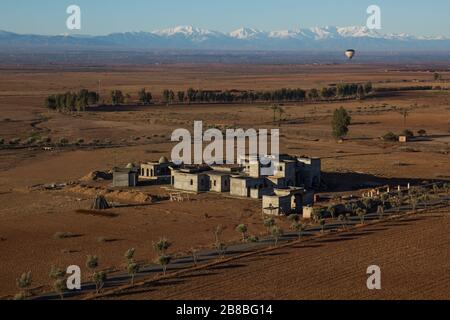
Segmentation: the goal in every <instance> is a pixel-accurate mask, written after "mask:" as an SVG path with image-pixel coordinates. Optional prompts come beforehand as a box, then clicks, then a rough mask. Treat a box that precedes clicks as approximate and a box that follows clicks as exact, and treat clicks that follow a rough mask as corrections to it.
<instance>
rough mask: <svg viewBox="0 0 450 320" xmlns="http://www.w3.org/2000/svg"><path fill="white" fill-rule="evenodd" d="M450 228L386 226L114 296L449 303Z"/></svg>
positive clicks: (415, 222) (440, 217) (442, 221)
mask: <svg viewBox="0 0 450 320" xmlns="http://www.w3.org/2000/svg"><path fill="white" fill-rule="evenodd" d="M449 228H450V215H449V212H445V213H435V214H432V215H426V216H416V217H409V218H406V219H403V220H398V221H387V222H384V223H381V224H376V225H373V226H370V227H367V228H364V229H360V230H357V231H355V232H352V233H346V234H340V235H333V236H331V237H327V238H324V239H318V240H314V241H313V242H308V243H306V244H304V245H299V244H296V245H293V246H292V247H289V248H282V249H280V250H276V251H274V252H271V253H265V254H262V255H258V256H253V257H248V258H243V259H241V260H237V261H233V262H231V263H229V264H224V265H220V266H219V267H215V268H211V269H208V270H204V271H200V272H196V273H191V274H186V275H185V276H183V277H181V278H177V279H172V280H167V281H162V282H160V283H159V284H158V286H157V287H155V286H152V287H148V288H145V289H143V288H137V289H136V292H135V293H133V292H127V293H126V294H123V295H120V296H116V297H114V298H120V299H173V300H175V299H181V300H185V299H186V300H188V299H199V298H200V299H205V300H214V299H231V300H234V299H263V300H285V299H294V300H298V299H300V300H309V299H325V300H335V299H362V300H365V299H412V300H415V299H449V298H450V295H449V292H450V290H449V289H450V277H449V271H450V264H449V251H450V235H449V233H448V230H449ZM371 265H378V266H380V268H381V272H382V275H381V276H382V290H380V291H377V290H374V291H371V290H368V289H367V286H366V281H367V278H368V276H367V275H366V270H367V268H368V267H369V266H371Z"/></svg>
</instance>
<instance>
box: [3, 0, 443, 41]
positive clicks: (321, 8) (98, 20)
mask: <svg viewBox="0 0 450 320" xmlns="http://www.w3.org/2000/svg"><path fill="white" fill-rule="evenodd" d="M71 4H76V5H79V6H80V7H81V10H82V30H81V32H78V31H77V32H76V33H82V34H92V35H96V34H108V33H113V32H124V31H152V30H155V29H161V28H167V27H173V26H177V25H193V26H197V27H201V28H207V29H213V30H218V31H226V32H228V31H232V30H235V29H237V28H239V27H242V26H245V27H252V28H258V29H263V30H282V29H296V28H304V27H312V26H325V25H333V26H349V25H365V21H366V18H367V15H366V9H367V7H368V6H369V5H371V4H376V5H379V6H380V7H381V9H382V24H383V29H382V32H385V33H390V32H396V33H400V32H406V33H410V34H414V35H445V36H450V19H449V15H450V1H449V0H430V1H417V0H409V1H407V0H368V1H367V0H126V1H121V0H71V1H66V0H0V30H7V31H13V32H17V33H35V34H62V33H69V31H68V30H67V29H66V24H65V21H66V19H67V16H68V15H67V14H66V8H67V7H68V6H69V5H71Z"/></svg>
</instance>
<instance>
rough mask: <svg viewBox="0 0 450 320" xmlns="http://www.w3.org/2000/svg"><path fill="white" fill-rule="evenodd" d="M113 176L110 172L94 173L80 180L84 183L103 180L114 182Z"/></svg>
mask: <svg viewBox="0 0 450 320" xmlns="http://www.w3.org/2000/svg"><path fill="white" fill-rule="evenodd" d="M112 178H113V175H112V173H110V172H104V171H93V172H90V173H89V174H87V175H86V176H84V177H83V178H81V179H80V181H82V182H93V181H102V180H112Z"/></svg>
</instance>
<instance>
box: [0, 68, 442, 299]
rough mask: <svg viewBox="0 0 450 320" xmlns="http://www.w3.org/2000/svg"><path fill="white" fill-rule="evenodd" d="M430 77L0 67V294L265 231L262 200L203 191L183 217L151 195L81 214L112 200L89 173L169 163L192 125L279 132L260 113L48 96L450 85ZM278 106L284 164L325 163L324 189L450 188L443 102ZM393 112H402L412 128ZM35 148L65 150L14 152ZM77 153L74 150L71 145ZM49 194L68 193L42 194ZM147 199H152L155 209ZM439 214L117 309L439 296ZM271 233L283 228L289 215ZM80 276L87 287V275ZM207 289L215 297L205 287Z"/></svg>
mask: <svg viewBox="0 0 450 320" xmlns="http://www.w3.org/2000/svg"><path fill="white" fill-rule="evenodd" d="M434 70H435V67H434V66H401V65H392V66H390V65H372V66H367V65H358V64H354V65H353V64H349V65H330V66H325V65H317V66H313V65H308V66H305V65H291V66H281V65H279V66H276V65H274V66H267V65H251V66H244V65H167V66H166V65H160V66H123V67H119V66H116V67H95V68H94V67H77V68H74V67H70V68H69V67H67V68H64V67H59V68H56V67H54V68H50V67H48V68H47V67H46V68H44V67H42V68H31V67H30V68H28V69H13V68H11V67H4V68H2V70H1V73H0V110H1V112H2V113H1V115H0V123H1V126H0V139H4V140H3V141H4V145H3V146H2V148H1V149H0V201H1V203H2V206H1V208H0V253H1V257H2V259H1V261H0V296H4V297H11V296H12V295H14V294H15V293H17V292H16V291H17V288H16V278H17V277H19V276H20V275H21V274H22V273H23V272H27V271H29V270H30V271H32V273H33V287H34V288H35V289H36V291H37V292H43V291H49V290H51V288H50V283H51V281H50V279H49V276H48V274H49V271H50V269H51V267H52V266H53V265H55V266H60V267H65V266H68V265H73V264H76V265H80V266H82V268H84V265H85V261H86V256H87V255H98V257H99V259H100V268H101V269H105V270H108V271H120V270H121V271H122V272H123V271H124V270H125V269H124V268H125V265H124V264H125V260H124V258H123V255H124V252H125V251H126V250H127V249H130V248H135V249H136V259H137V260H138V261H139V262H141V263H143V264H148V263H151V262H152V261H154V260H155V258H156V257H155V254H154V252H153V249H152V243H153V242H154V241H157V240H158V239H160V238H161V237H167V238H168V239H170V241H171V242H172V243H173V246H172V247H171V249H170V253H171V254H174V255H177V254H180V255H181V254H184V253H186V252H188V251H189V250H190V249H192V248H198V249H200V248H210V247H211V246H212V244H213V241H214V235H213V230H214V228H215V227H217V226H218V225H221V226H223V227H224V228H225V231H224V234H223V238H224V239H225V240H226V241H227V242H237V241H239V240H240V235H239V234H238V233H237V232H236V231H235V228H236V226H237V225H238V224H241V223H244V224H246V225H247V226H248V228H249V233H250V234H252V235H261V234H264V233H265V227H264V225H263V224H262V222H261V203H260V201H253V200H242V199H236V198H230V197H224V196H222V195H216V194H197V195H191V196H190V198H189V200H188V201H185V202H184V203H182V205H180V204H179V203H173V202H170V201H169V200H167V196H168V194H169V192H170V191H168V190H167V189H166V188H164V187H159V186H144V187H137V188H131V189H129V190H118V191H117V190H116V191H117V192H116V193H112V194H111V195H110V198H108V201H111V202H114V203H115V204H117V205H116V207H115V208H113V209H110V210H108V212H109V213H110V214H109V215H107V216H93V215H86V214H83V211H80V210H86V209H89V208H90V206H91V204H92V202H93V200H94V198H95V196H96V195H97V194H98V193H99V192H100V190H105V189H109V188H111V187H110V184H111V182H110V181H99V180H95V179H93V177H94V176H95V175H94V174H93V173H94V172H96V171H102V172H107V171H109V170H111V169H112V168H113V167H117V166H120V167H124V166H125V165H127V164H128V163H142V162H146V161H155V160H156V161H157V160H158V159H159V158H160V157H161V156H170V151H171V149H172V147H173V143H171V142H170V135H171V133H172V132H173V130H175V129H177V128H185V129H189V130H191V129H192V128H193V124H194V121H196V120H202V121H203V122H204V125H205V126H217V127H226V126H237V127H242V128H278V125H279V124H278V122H275V123H274V121H273V110H271V109H270V104H263V103H257V102H255V103H253V104H229V105H227V104H220V105H212V104H195V105H194V104H193V105H172V106H166V105H161V104H157V105H154V106H152V105H150V106H134V105H133V104H130V106H127V107H123V108H112V109H111V110H104V109H102V110H95V109H92V110H89V111H87V112H81V113H76V112H75V113H58V112H54V111H49V110H48V109H46V108H45V107H44V99H45V97H46V96H48V95H50V94H55V93H64V92H66V91H78V90H79V89H81V88H87V89H90V90H98V89H100V90H99V91H100V95H101V99H102V97H104V98H105V99H106V98H107V96H108V95H109V92H110V91H111V90H114V89H120V90H122V91H123V92H124V93H128V94H130V99H131V100H136V99H137V93H138V91H139V90H140V89H141V88H146V89H147V90H149V91H151V92H152V94H153V96H154V98H155V99H159V98H160V96H161V92H162V91H163V90H164V89H166V88H167V89H173V90H187V89H188V88H189V87H193V88H201V89H204V90H225V89H227V90H232V89H239V90H243V89H246V90H273V89H279V88H283V87H288V88H298V87H300V88H303V89H310V88H320V87H325V86H328V85H331V84H336V83H340V82H361V83H363V82H368V81H371V82H372V83H373V85H374V87H375V88H377V87H383V88H386V87H403V86H405V87H406V86H414V85H432V86H439V87H441V88H446V87H448V86H449V82H448V79H450V72H449V71H446V70H440V71H439V72H440V73H441V74H442V78H443V80H441V81H440V82H439V83H437V82H434V80H433V71H434ZM446 79H447V80H446ZM340 106H343V107H345V108H346V109H347V110H349V112H350V113H351V116H352V118H353V121H352V125H351V126H350V133H349V135H348V137H347V138H346V140H345V141H343V142H342V143H337V142H336V141H335V140H334V139H333V138H332V135H331V118H332V115H333V111H334V110H335V109H336V108H339V107H340ZM282 107H283V109H284V115H283V117H284V118H283V121H282V122H281V127H280V130H281V152H283V153H289V154H293V155H298V156H302V155H306V156H312V157H320V158H322V170H323V171H324V179H325V182H326V183H327V184H328V185H329V186H330V190H331V189H332V190H333V191H338V192H346V193H352V192H354V193H355V195H359V191H357V190H358V189H363V188H364V186H367V185H371V184H373V183H378V184H383V185H386V184H390V185H392V186H396V185H398V184H402V185H405V184H406V183H408V182H410V183H413V184H414V183H417V182H422V181H432V180H449V179H450V155H449V154H450V91H447V90H428V91H414V90H408V91H398V92H395V93H393V94H389V95H379V96H373V97H369V98H367V99H364V100H351V101H338V102H337V101H335V102H329V103H326V102H317V103H285V104H284V105H283V106H282ZM401 108H408V110H409V113H408V116H407V117H406V118H404V116H403V115H402V114H401V113H400V112H399V110H400V109H401ZM405 129H409V130H412V131H413V132H414V133H417V132H418V131H419V130H424V131H426V137H425V138H424V139H418V140H417V141H411V142H409V143H407V144H400V143H397V142H387V141H383V140H381V139H380V137H381V136H383V135H384V134H386V133H387V132H390V131H392V132H394V133H396V134H399V133H400V132H402V131H403V130H405ZM36 136H40V137H48V138H50V139H51V140H52V141H54V142H57V141H61V139H63V138H64V139H67V141H68V142H69V143H68V144H66V145H64V146H55V147H54V148H51V149H47V150H43V149H42V148H40V147H35V146H33V147H30V146H29V145H26V144H24V143H19V144H18V145H13V146H11V145H8V142H9V141H11V140H14V139H20V141H21V142H25V141H26V140H27V139H28V138H30V137H36ZM77 141H83V142H84V143H78V145H77V144H75V142H77ZM80 182H82V185H81V184H80ZM52 185H53V186H58V185H62V186H63V187H61V188H58V187H52V188H47V187H46V186H52ZM146 196H152V197H159V198H160V199H161V200H160V201H157V202H154V203H150V204H149V203H146V202H145V198H146ZM143 199H144V201H143ZM448 216H449V214H448V212H447V213H446V212H442V213H439V214H435V215H432V216H431V215H430V216H426V217H421V218H418V219H410V220H405V221H402V222H399V223H392V224H389V223H386V224H383V225H380V226H377V227H374V228H373V229H371V228H368V229H367V230H363V231H362V234H361V235H351V236H350V237H349V238H348V239H346V240H345V241H344V240H342V239H337V240H336V241H328V242H325V243H318V244H317V246H313V247H310V248H308V247H305V248H302V249H297V248H288V249H282V250H280V252H277V253H276V255H273V256H267V257H257V258H255V259H256V260H255V263H251V261H250V260H245V261H243V262H242V265H241V262H239V265H238V266H230V267H229V268H225V269H218V270H213V271H212V270H208V271H205V274H204V275H205V277H202V276H201V275H202V274H199V275H198V276H199V277H197V275H194V276H195V279H196V280H195V281H194V280H192V279H183V280H182V281H181V282H180V283H179V284H173V285H171V284H166V285H164V286H163V287H162V288H160V289H158V291H157V292H156V291H154V290H152V289H149V291H148V292H144V293H142V294H138V295H135V294H133V295H131V294H130V296H123V297H121V298H173V299H175V298H214V296H217V295H220V297H221V298H233V299H234V298H255V299H258V298H261V299H262V298H263V299H269V298H273V297H277V298H280V297H281V298H296V299H297V298H311V299H312V298H331V299H332V298H335V297H336V293H339V294H340V296H339V297H340V298H413V299H414V298H421V297H425V298H448V294H447V296H445V294H446V293H447V292H448V288H449V282H448V271H449V270H448V250H449V249H448V248H449V239H448V232H447V231H448V230H449V225H448ZM278 220H279V221H278V222H279V224H280V225H281V226H283V228H286V229H287V228H289V222H288V221H287V220H286V219H285V218H279V219H278ZM56 234H66V235H70V236H68V237H55V235H56ZM419 240H420V241H419ZM377 259H379V260H377ZM281 261H285V262H286V263H280V262H281ZM372 263H374V264H377V263H379V264H380V265H386V266H388V268H389V269H390V271H386V279H385V282H384V283H385V290H383V291H381V293H380V295H379V296H374V297H372V296H370V295H369V293H368V292H366V291H367V288H366V291H364V288H365V280H364V279H366V275H365V270H363V268H367V266H368V265H369V264H372ZM322 268H323V270H324V272H321V277H318V276H317V273H318V271H320V270H322ZM355 270H356V272H353V271H355ZM255 273H257V274H258V275H257V276H255ZM83 275H84V276H83V278H84V279H85V280H86V279H87V272H85V273H83ZM418 278H420V281H417V279H418ZM408 279H409V280H408ZM213 283H221V285H220V286H216V287H214V286H213V285H212V284H213ZM355 283H357V284H361V288H359V287H358V285H355ZM222 284H223V286H222ZM313 287H314V288H313ZM187 288H189V290H188V289H187ZM239 288H240V289H239ZM242 288H247V289H245V291H244V290H243V289H242ZM249 288H255V290H253V289H251V290H250V289H249ZM445 288H447V290H445ZM241 289H242V290H241ZM333 292H334V294H333Z"/></svg>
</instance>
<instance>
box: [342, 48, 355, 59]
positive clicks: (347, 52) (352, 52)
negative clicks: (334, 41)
mask: <svg viewBox="0 0 450 320" xmlns="http://www.w3.org/2000/svg"><path fill="white" fill-rule="evenodd" d="M355 53H356V51H355V50H353V49H349V50H347V51H345V55H346V56H347V58H349V59H350V60H352V59H353V57H354V56H355Z"/></svg>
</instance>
